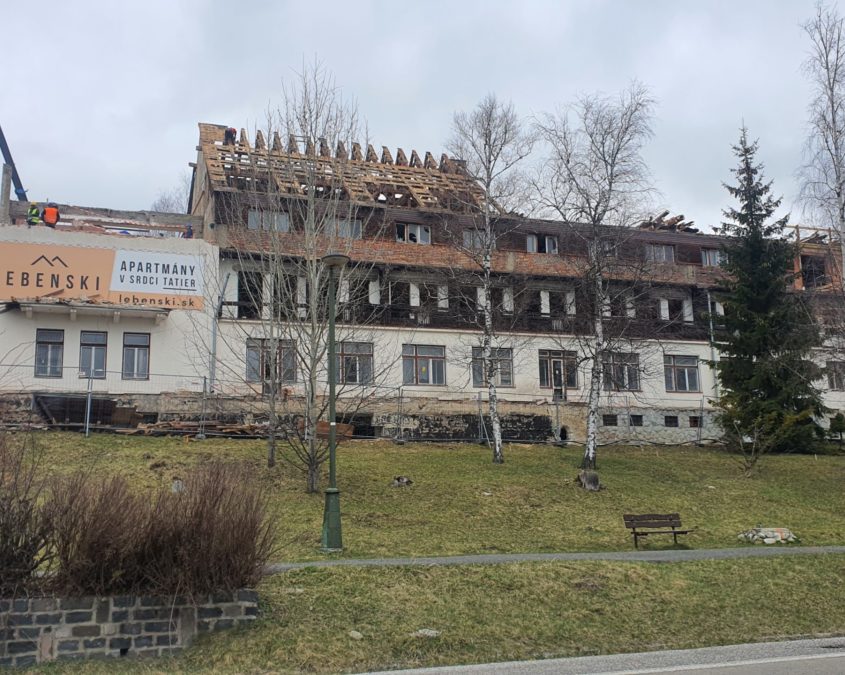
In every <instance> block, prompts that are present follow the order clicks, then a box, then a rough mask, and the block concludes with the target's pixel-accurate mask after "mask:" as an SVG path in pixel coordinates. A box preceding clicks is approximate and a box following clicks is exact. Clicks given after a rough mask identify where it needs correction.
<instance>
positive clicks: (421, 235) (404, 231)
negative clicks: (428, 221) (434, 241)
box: [396, 223, 431, 244]
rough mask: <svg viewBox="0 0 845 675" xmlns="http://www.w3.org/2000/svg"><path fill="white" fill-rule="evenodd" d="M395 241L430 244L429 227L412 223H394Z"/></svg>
mask: <svg viewBox="0 0 845 675" xmlns="http://www.w3.org/2000/svg"><path fill="white" fill-rule="evenodd" d="M396 241H403V242H408V243H411V244H430V243H431V227H430V226H428V225H416V224H414V223H396Z"/></svg>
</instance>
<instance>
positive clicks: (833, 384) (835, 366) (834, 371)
mask: <svg viewBox="0 0 845 675" xmlns="http://www.w3.org/2000/svg"><path fill="white" fill-rule="evenodd" d="M826 365H827V388H828V389H830V390H831V391H845V361H828V362H827V364H826Z"/></svg>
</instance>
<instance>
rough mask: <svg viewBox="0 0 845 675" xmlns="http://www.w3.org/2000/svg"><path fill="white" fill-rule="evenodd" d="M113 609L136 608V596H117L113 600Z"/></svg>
mask: <svg viewBox="0 0 845 675" xmlns="http://www.w3.org/2000/svg"><path fill="white" fill-rule="evenodd" d="M111 604H112V607H134V605H135V596H134V595H115V596H114V597H113V598H112V599H111Z"/></svg>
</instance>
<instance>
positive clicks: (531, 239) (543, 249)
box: [525, 234, 557, 253]
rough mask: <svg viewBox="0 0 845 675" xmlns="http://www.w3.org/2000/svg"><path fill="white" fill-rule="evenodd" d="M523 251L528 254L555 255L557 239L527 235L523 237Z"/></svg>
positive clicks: (547, 236)
mask: <svg viewBox="0 0 845 675" xmlns="http://www.w3.org/2000/svg"><path fill="white" fill-rule="evenodd" d="M525 250H526V251H528V252H529V253H557V237H555V236H552V235H542V234H528V235H526V236H525Z"/></svg>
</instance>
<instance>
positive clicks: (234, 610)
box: [0, 590, 258, 666]
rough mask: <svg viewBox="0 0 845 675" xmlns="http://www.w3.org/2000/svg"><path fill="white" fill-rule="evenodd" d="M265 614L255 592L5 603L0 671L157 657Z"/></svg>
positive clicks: (0, 606)
mask: <svg viewBox="0 0 845 675" xmlns="http://www.w3.org/2000/svg"><path fill="white" fill-rule="evenodd" d="M257 616H258V595H257V594H256V592H255V591H252V590H240V591H237V592H236V593H215V594H214V595H211V596H207V597H204V598H200V599H199V602H196V603H194V602H190V601H189V600H188V599H187V598H184V597H178V596H177V597H173V598H160V597H146V596H132V595H123V596H112V597H107V598H94V597H82V598H47V597H38V598H16V599H0V666H31V665H35V664H37V663H44V662H46V661H53V660H56V659H90V658H109V657H122V656H139V657H155V656H165V655H169V654H175V653H178V652H180V651H181V650H182V649H184V648H185V647H188V646H189V645H190V644H191V642H192V641H193V639H194V637H195V636H196V635H197V633H204V632H208V631H218V630H223V629H226V628H232V627H234V626H238V625H243V624H248V623H250V622H251V621H253V620H254V619H255V618H256V617H257Z"/></svg>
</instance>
